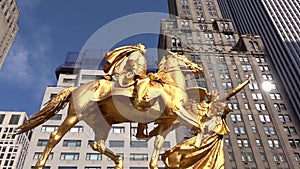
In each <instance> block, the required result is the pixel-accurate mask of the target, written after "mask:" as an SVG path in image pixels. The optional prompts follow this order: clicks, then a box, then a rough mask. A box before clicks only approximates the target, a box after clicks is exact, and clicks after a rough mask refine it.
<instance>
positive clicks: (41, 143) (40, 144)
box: [37, 139, 48, 146]
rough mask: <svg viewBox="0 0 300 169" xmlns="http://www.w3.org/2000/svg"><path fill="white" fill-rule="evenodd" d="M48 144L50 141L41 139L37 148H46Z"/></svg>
mask: <svg viewBox="0 0 300 169" xmlns="http://www.w3.org/2000/svg"><path fill="white" fill-rule="evenodd" d="M47 143H48V140H46V139H39V140H38V142H37V146H46V145H47Z"/></svg>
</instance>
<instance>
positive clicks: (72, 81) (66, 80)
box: [63, 78, 76, 83]
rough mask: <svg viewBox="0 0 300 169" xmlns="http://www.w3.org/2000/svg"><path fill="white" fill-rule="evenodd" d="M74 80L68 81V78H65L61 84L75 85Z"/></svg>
mask: <svg viewBox="0 0 300 169" xmlns="http://www.w3.org/2000/svg"><path fill="white" fill-rule="evenodd" d="M75 81H76V80H75V79H68V78H65V79H63V83H75Z"/></svg>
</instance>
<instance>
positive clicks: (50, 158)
mask: <svg viewBox="0 0 300 169" xmlns="http://www.w3.org/2000/svg"><path fill="white" fill-rule="evenodd" d="M42 154H43V153H42V152H35V153H34V155H33V159H34V160H37V159H39V158H40V157H41V156H42ZM52 159H53V152H51V153H50V155H49V157H48V160H52Z"/></svg>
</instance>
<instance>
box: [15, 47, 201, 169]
mask: <svg viewBox="0 0 300 169" xmlns="http://www.w3.org/2000/svg"><path fill="white" fill-rule="evenodd" d="M170 54H171V55H168V56H167V57H165V58H164V59H163V60H162V62H161V64H160V66H159V71H158V73H154V74H149V75H148V78H150V84H149V87H148V90H147V97H148V98H149V100H150V102H151V105H152V106H151V107H150V108H147V109H145V111H139V110H137V109H136V108H135V107H134V106H133V104H132V102H133V100H134V97H135V96H134V95H135V90H134V86H131V87H129V88H118V87H115V85H116V83H115V82H114V81H110V80H107V79H105V78H102V79H99V80H95V81H93V82H90V83H86V84H84V85H81V86H79V87H77V88H75V87H70V88H67V89H64V90H62V91H61V92H60V93H59V94H58V95H56V96H55V97H54V98H52V99H51V100H50V101H49V102H48V103H47V104H46V106H45V107H44V108H42V110H40V111H39V112H37V113H36V114H34V115H33V116H32V117H31V118H30V119H29V120H28V121H27V122H26V123H24V124H23V125H21V126H19V127H18V131H17V133H18V134H19V133H23V132H27V131H29V130H31V129H33V128H35V127H37V126H39V125H41V124H43V123H44V122H46V121H47V120H48V119H50V118H51V117H52V116H54V115H55V114H57V113H58V112H59V111H60V110H61V109H62V108H64V107H65V106H66V105H67V104H68V103H69V108H68V112H67V116H66V118H65V120H64V121H63V123H62V124H61V125H60V127H59V128H58V129H57V130H55V131H54V132H52V133H51V135H50V137H49V141H48V143H47V145H46V147H45V149H44V151H43V153H42V155H41V157H40V158H39V160H38V161H37V163H36V166H35V168H36V169H42V168H43V167H44V166H45V164H46V161H47V159H48V157H49V154H50V153H51V151H52V149H53V148H54V147H55V145H56V144H57V143H58V142H59V141H60V140H61V139H62V137H63V136H64V135H65V134H66V133H67V132H68V131H69V130H70V129H71V128H72V127H73V126H75V125H76V124H77V123H78V122H79V121H80V120H83V121H85V122H86V123H87V124H88V125H89V126H90V127H91V128H92V129H93V130H94V133H95V138H94V140H95V141H94V143H93V145H92V149H93V150H95V151H98V152H100V153H102V154H104V155H106V156H108V157H110V158H111V159H112V160H113V161H114V163H115V168H116V169H121V168H123V164H122V158H121V157H120V156H118V155H117V154H116V153H114V152H112V151H111V150H109V149H108V148H107V147H106V146H105V140H106V139H107V137H108V134H109V131H110V129H111V126H112V125H113V124H118V123H123V122H139V123H148V122H155V123H160V124H161V123H162V122H164V124H165V125H163V126H162V127H160V128H159V129H158V130H157V131H156V134H155V137H156V138H155V142H154V144H155V145H154V150H153V154H152V157H151V160H150V164H149V166H150V168H151V169H157V168H158V158H159V153H160V151H161V149H162V146H163V143H164V139H165V137H166V135H167V134H168V133H169V131H170V129H171V128H172V124H173V122H175V121H177V120H179V121H181V122H182V123H183V124H184V125H186V126H189V127H194V128H196V129H199V130H200V123H199V122H198V121H197V120H195V119H197V118H195V117H194V115H192V114H191V113H189V112H188V111H186V110H185V109H184V107H183V105H184V104H185V103H186V102H187V99H188V96H187V93H186V91H185V81H184V75H183V73H182V71H181V68H180V66H183V65H184V66H186V67H189V71H192V72H195V73H199V72H201V71H202V68H201V67H200V66H199V65H197V64H195V63H193V62H190V61H189V60H188V59H187V58H186V57H185V56H183V55H178V54H174V53H171V52H170Z"/></svg>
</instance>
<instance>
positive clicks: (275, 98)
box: [270, 93, 281, 100]
mask: <svg viewBox="0 0 300 169" xmlns="http://www.w3.org/2000/svg"><path fill="white" fill-rule="evenodd" d="M270 97H271V99H272V100H281V95H280V94H279V93H270Z"/></svg>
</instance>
